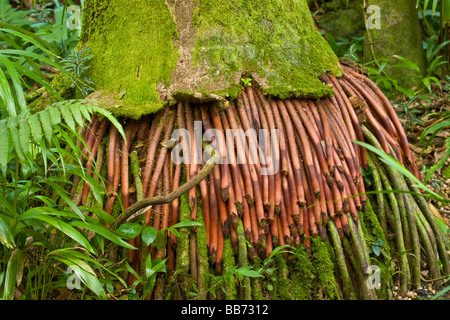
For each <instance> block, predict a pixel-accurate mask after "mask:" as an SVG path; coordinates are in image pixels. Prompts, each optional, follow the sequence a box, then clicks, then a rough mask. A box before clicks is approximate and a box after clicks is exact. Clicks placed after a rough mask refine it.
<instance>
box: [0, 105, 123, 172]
mask: <svg viewBox="0 0 450 320" xmlns="http://www.w3.org/2000/svg"><path fill="white" fill-rule="evenodd" d="M84 103H85V100H68V101H60V102H56V103H54V104H52V105H51V106H49V107H47V108H46V109H44V110H41V111H39V112H37V113H35V114H31V113H30V112H29V111H28V110H26V111H23V112H21V113H19V114H18V115H17V116H10V117H9V118H7V119H3V120H0V170H1V171H2V173H3V175H4V176H5V175H6V168H7V165H8V162H9V161H10V160H11V159H13V158H14V157H15V155H16V156H17V157H18V159H19V160H20V161H21V162H33V161H34V160H35V159H34V158H33V157H32V154H33V153H32V152H31V151H32V150H33V149H32V148H33V146H36V147H37V148H38V149H39V150H41V151H40V153H42V155H43V157H44V162H46V161H47V159H48V160H50V161H52V162H54V161H58V162H59V161H63V159H62V157H63V153H64V152H63V151H64V149H63V148H61V146H60V141H61V136H60V135H62V137H63V138H62V142H64V143H67V144H68V145H70V146H71V147H72V149H73V151H74V152H77V151H78V152H81V151H80V150H76V149H77V148H76V145H75V143H73V141H71V140H70V139H71V138H70V136H69V135H67V134H66V132H64V131H72V133H74V134H75V135H76V137H77V138H78V139H82V137H81V136H79V135H78V134H77V133H76V131H77V130H76V129H77V126H78V125H80V126H84V125H85V120H86V119H88V120H89V121H90V119H91V118H92V114H93V113H94V112H95V113H98V114H100V115H102V116H104V117H105V118H107V119H109V120H110V121H111V123H112V124H113V125H114V126H116V127H117V129H118V131H119V132H120V134H121V135H122V136H123V137H125V133H124V132H123V128H122V126H121V125H120V123H119V122H118V121H117V120H116V119H115V118H114V117H113V116H112V114H111V113H110V112H109V111H107V110H105V109H102V108H100V107H97V106H95V105H89V104H88V105H86V104H84ZM44 137H45V139H44ZM51 145H52V146H54V147H55V148H56V149H55V150H56V151H57V152H58V153H59V155H58V156H56V157H55V156H54V155H53V153H54V151H52V152H50V153H46V151H45V150H49V149H48V147H49V146H51ZM52 148H53V147H52ZM11 151H12V152H13V153H12V152H11ZM14 153H15V155H14ZM58 158H59V160H57V159H58ZM77 158H79V157H77ZM44 165H45V166H46V163H45V164H44ZM63 166H64V164H63Z"/></svg>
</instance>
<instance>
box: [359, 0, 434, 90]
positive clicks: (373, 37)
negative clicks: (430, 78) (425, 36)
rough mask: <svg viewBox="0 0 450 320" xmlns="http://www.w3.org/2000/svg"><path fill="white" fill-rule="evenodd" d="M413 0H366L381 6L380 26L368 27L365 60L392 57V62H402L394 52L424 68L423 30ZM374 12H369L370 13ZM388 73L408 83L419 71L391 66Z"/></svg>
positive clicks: (405, 83) (421, 68)
mask: <svg viewBox="0 0 450 320" xmlns="http://www.w3.org/2000/svg"><path fill="white" fill-rule="evenodd" d="M415 3H416V2H415V1H411V0H397V1H389V0H367V1H366V5H365V7H366V9H367V7H368V6H371V5H375V6H378V7H379V8H380V15H381V17H380V18H381V20H380V26H379V27H380V28H379V29H377V28H369V30H367V32H366V39H365V43H366V44H365V48H364V58H365V61H366V62H368V61H372V60H375V59H381V58H389V59H390V60H391V63H390V65H391V66H392V65H395V64H399V61H398V60H397V59H395V58H394V57H393V56H394V55H398V56H401V57H403V58H406V59H408V60H411V61H412V62H414V63H415V64H416V65H417V66H418V67H419V68H420V70H421V73H424V72H425V67H426V66H425V63H426V62H425V55H424V52H423V50H422V30H421V28H420V23H419V17H418V15H417V9H416V7H415ZM370 16H371V13H370V12H369V13H368V14H367V17H370ZM386 72H387V74H388V75H389V76H390V77H392V78H394V79H397V80H399V83H400V84H402V85H405V86H411V85H414V84H417V81H415V80H414V79H413V78H414V77H415V76H418V74H417V71H414V70H411V69H407V68H388V69H387V70H386Z"/></svg>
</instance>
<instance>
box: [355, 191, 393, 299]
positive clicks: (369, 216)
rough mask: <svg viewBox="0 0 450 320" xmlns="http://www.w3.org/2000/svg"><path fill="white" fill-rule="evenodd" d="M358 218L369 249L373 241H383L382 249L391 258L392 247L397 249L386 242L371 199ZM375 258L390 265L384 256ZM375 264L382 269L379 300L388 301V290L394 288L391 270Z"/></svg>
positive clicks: (378, 292) (378, 293) (375, 262)
mask: <svg viewBox="0 0 450 320" xmlns="http://www.w3.org/2000/svg"><path fill="white" fill-rule="evenodd" d="M358 216H359V221H360V223H361V227H362V229H363V232H364V237H365V238H366V243H367V246H368V248H371V246H372V243H373V241H375V240H381V241H383V247H382V249H383V250H384V252H385V253H386V254H387V255H388V257H390V256H391V255H392V249H391V246H392V245H394V247H395V243H393V242H391V243H389V242H388V241H387V240H386V237H385V233H384V231H383V229H382V228H381V225H380V223H379V221H378V219H377V216H376V214H375V212H374V210H373V207H372V204H371V202H370V201H369V199H367V208H366V211H365V212H359V213H358ZM374 258H376V259H377V260H378V261H384V262H383V263H388V262H386V257H384V255H383V256H379V257H377V256H374ZM373 263H374V264H377V265H379V267H380V268H381V290H376V291H375V292H376V294H377V296H378V298H380V299H387V298H388V296H389V292H388V290H389V288H390V287H392V284H391V282H392V279H391V275H390V271H389V268H387V267H388V266H384V265H380V263H379V262H377V261H373Z"/></svg>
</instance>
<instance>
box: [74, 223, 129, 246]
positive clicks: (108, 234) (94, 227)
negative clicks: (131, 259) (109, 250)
mask: <svg viewBox="0 0 450 320" xmlns="http://www.w3.org/2000/svg"><path fill="white" fill-rule="evenodd" d="M70 224H71V225H72V226H74V227H79V228H85V229H88V230H91V231H94V232H95V233H96V234H98V235H100V236H102V237H105V238H106V239H108V240H110V241H112V242H114V243H115V244H118V245H120V246H122V247H125V248H128V249H134V250H137V248H136V247H134V246H132V245H131V244H129V243H128V242H126V241H124V240H122V239H121V238H120V237H119V235H117V234H116V233H115V232H114V231H112V230H111V229H109V228H107V227H105V226H102V225H100V224H98V223H97V224H96V223H92V222H83V221H72V222H71V223H70Z"/></svg>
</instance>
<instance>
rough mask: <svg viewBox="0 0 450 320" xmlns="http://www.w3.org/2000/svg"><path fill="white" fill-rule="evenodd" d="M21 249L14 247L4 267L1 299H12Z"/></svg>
mask: <svg viewBox="0 0 450 320" xmlns="http://www.w3.org/2000/svg"><path fill="white" fill-rule="evenodd" d="M21 255H22V251H21V250H19V249H16V250H14V251H13V252H12V254H11V256H10V258H9V261H8V265H7V267H6V275H5V284H4V288H3V297H2V298H3V300H13V299H14V289H15V288H16V275H17V270H18V269H19V261H20V256H21Z"/></svg>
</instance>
